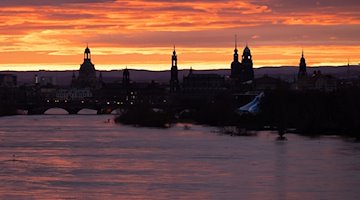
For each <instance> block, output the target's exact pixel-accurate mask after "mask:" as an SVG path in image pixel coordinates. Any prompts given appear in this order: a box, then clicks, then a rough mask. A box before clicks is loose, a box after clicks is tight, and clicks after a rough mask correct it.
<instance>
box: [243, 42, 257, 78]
mask: <svg viewBox="0 0 360 200" xmlns="http://www.w3.org/2000/svg"><path fill="white" fill-rule="evenodd" d="M252 80H254V69H253V61H252V56H251V51H250V48H249V47H248V45H247V44H246V47H245V48H244V51H243V55H242V60H241V70H240V81H241V82H246V81H252Z"/></svg>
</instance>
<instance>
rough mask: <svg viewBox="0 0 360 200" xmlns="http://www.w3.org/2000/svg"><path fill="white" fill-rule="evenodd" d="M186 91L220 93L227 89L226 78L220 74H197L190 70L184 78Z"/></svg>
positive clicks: (184, 89)
mask: <svg viewBox="0 0 360 200" xmlns="http://www.w3.org/2000/svg"><path fill="white" fill-rule="evenodd" d="M182 90H183V92H184V93H194V94H203V93H219V92H223V91H225V90H226V87H225V78H224V77H223V76H220V75H218V74H195V73H194V72H193V70H192V69H191V70H190V73H189V74H188V76H186V77H184V78H183V87H182Z"/></svg>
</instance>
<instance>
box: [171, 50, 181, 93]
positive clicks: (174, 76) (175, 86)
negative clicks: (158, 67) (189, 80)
mask: <svg viewBox="0 0 360 200" xmlns="http://www.w3.org/2000/svg"><path fill="white" fill-rule="evenodd" d="M178 90H179V79H178V68H177V55H176V50H175V45H174V51H173V54H172V56H171V77H170V91H171V92H177V91H178Z"/></svg>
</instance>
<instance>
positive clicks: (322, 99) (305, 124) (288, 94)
mask: <svg viewBox="0 0 360 200" xmlns="http://www.w3.org/2000/svg"><path fill="white" fill-rule="evenodd" d="M260 110H261V111H260V112H259V113H257V114H250V113H239V112H237V107H236V106H235V105H232V104H231V102H229V101H226V100H224V99H221V100H218V101H215V102H211V103H204V104H203V105H202V106H200V107H198V108H195V109H191V110H189V111H188V112H187V113H185V114H182V115H179V114H178V113H176V112H174V111H173V110H171V109H165V110H160V111H158V110H152V109H151V107H150V106H147V105H141V106H137V107H134V108H130V109H129V110H128V111H127V112H125V113H124V114H123V115H121V116H118V117H116V119H115V121H116V122H118V123H123V124H130V125H136V126H147V127H161V128H166V127H170V126H171V124H172V123H181V122H189V123H194V124H203V125H209V126H216V127H228V126H232V127H237V129H238V130H242V131H243V130H268V129H270V130H278V131H279V133H282V132H289V131H290V132H292V133H297V134H302V135H309V136H318V135H340V136H348V137H356V138H360V90H359V89H354V88H352V89H344V90H341V91H336V92H318V91H307V92H299V91H281V90H278V91H271V92H267V93H266V94H265V97H264V98H263V99H262V101H261V104H260Z"/></svg>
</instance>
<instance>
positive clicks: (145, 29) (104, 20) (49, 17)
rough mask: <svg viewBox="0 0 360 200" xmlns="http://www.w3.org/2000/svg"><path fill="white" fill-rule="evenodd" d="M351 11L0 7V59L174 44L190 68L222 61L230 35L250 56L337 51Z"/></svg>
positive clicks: (9, 3) (168, 5) (68, 1)
mask: <svg viewBox="0 0 360 200" xmlns="http://www.w3.org/2000/svg"><path fill="white" fill-rule="evenodd" d="M359 9H360V5H359V4H358V3H357V2H356V1H355V0H343V1H337V0H326V1H325V0H308V1H303V0H292V1H289V0H256V1H255V0H220V1H219V0H202V1H190V0H184V1H175V0H166V1H165V0H148V1H145V0H132V1H130V0H52V1H48V0H37V1H29V0H2V1H0V34H1V36H0V45H1V46H0V52H1V51H2V52H22V53H23V52H27V55H28V54H31V52H34V54H37V53H39V52H41V54H42V55H45V54H51V55H57V56H60V55H71V54H77V52H80V53H81V52H82V48H83V46H84V44H86V43H90V44H91V45H92V46H94V47H96V49H101V50H99V51H98V53H100V54H102V55H103V54H105V53H111V54H121V55H123V54H128V55H134V54H136V53H134V52H140V53H139V54H146V55H150V54H152V53H153V54H154V55H155V54H156V55H158V54H161V55H163V54H166V52H165V51H164V50H161V49H167V48H168V47H169V46H172V44H174V43H175V44H177V45H178V46H179V47H182V48H184V49H187V50H186V51H187V52H191V53H188V54H187V55H186V58H187V59H190V60H191V59H192V60H197V58H191V55H193V56H198V58H201V59H206V56H205V54H203V53H204V52H205V51H206V52H207V53H209V55H213V54H214V53H218V54H219V55H222V56H220V57H221V58H224V57H226V56H227V55H228V54H229V55H230V57H231V51H232V49H231V48H232V47H233V36H234V35H235V34H237V35H238V39H239V42H241V43H242V44H245V43H246V42H248V43H249V44H250V45H251V46H253V47H255V48H261V47H276V46H277V47H281V48H282V49H283V51H286V50H287V49H288V48H287V47H288V46H292V48H295V47H297V48H301V47H302V46H306V47H311V46H324V45H331V46H334V45H335V46H336V45H337V46H339V47H340V46H341V48H345V47H353V46H358V45H359V43H360V41H359V40H358V33H359V32H360V26H359V25H360V16H359V15H358V10H359ZM227 48H229V52H230V53H226V54H225V49H227ZM281 48H280V49H281ZM106 49H109V51H106ZM144 49H146V50H144ZM154 49H160V52H161V53H159V52H158V51H156V50H154ZM191 49H193V50H192V51H191ZM219 49H222V50H221V51H219ZM141 51H143V52H141ZM196 51H201V53H199V52H196ZM279 51H280V50H279ZM262 53H264V52H262ZM20 54H21V53H20ZM45 57H46V56H44V60H46V59H50V58H51V57H47V58H45ZM213 57H214V56H213ZM215 57H216V56H215ZM220 57H219V56H218V57H216V58H220ZM34 58H37V59H40V60H39V62H43V61H42V60H41V56H39V57H38V56H34ZM129 58H134V56H129ZM160 58H161V59H163V57H161V56H160V57H159V56H155V57H154V58H153V59H152V60H154V62H162V61H160V60H157V61H156V59H160ZM165 59H166V60H168V59H167V58H165ZM284 59H285V58H284ZM33 60H34V59H31V61H32V62H33ZM277 60H279V59H277ZM128 61H129V62H130V60H129V59H128ZM1 62H5V61H1ZM114 62H116V61H114ZM199 62H200V61H199ZM203 62H206V60H203ZM263 62H265V61H263ZM269 62H270V61H269Z"/></svg>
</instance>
